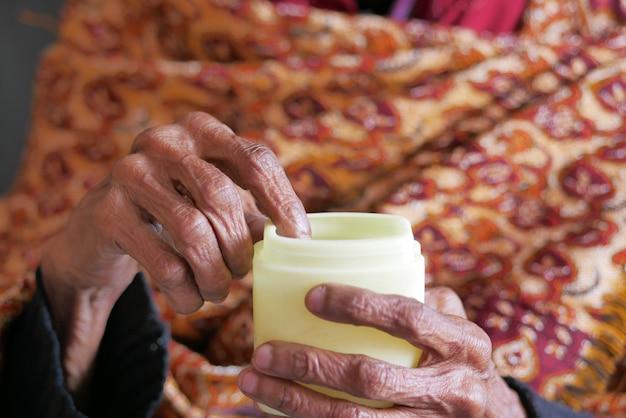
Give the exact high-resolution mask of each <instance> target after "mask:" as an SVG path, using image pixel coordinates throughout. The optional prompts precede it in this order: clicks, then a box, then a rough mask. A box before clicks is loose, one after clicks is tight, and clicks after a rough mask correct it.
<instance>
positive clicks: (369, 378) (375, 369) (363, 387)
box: [355, 356, 397, 398]
mask: <svg viewBox="0 0 626 418" xmlns="http://www.w3.org/2000/svg"><path fill="white" fill-rule="evenodd" d="M355 361H356V376H355V377H356V379H355V382H356V390H357V392H358V393H359V394H360V396H361V397H365V398H371V397H380V396H381V390H382V389H383V388H384V389H385V390H394V389H395V388H396V387H397V382H396V379H395V378H393V373H391V372H390V370H389V368H388V367H384V366H382V365H380V364H378V363H375V362H372V361H371V360H370V359H369V358H368V357H365V356H356V358H355Z"/></svg>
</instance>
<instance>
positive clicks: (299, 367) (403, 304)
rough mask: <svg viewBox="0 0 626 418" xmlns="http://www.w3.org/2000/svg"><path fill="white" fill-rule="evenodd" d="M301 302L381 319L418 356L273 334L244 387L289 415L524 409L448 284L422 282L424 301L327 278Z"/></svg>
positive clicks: (482, 413) (492, 416)
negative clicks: (410, 360) (407, 358)
mask: <svg viewBox="0 0 626 418" xmlns="http://www.w3.org/2000/svg"><path fill="white" fill-rule="evenodd" d="M306 305H307V307H308V309H309V310H310V311H311V312H313V313H314V314H316V315H318V316H319V317H321V318H324V319H327V320H330V321H334V322H339V323H346V324H354V325H361V326H370V327H374V328H378V329H380V330H382V331H385V332H387V333H389V334H391V335H394V336H396V337H399V338H402V339H404V340H406V341H408V342H410V343H411V344H413V345H414V346H416V347H418V348H420V349H422V350H423V355H422V359H421V361H420V364H419V366H418V367H417V368H414V369H411V368H405V367H400V366H396V365H392V364H389V363H385V362H382V361H378V360H375V359H372V358H369V357H366V356H360V355H346V354H339V353H334V352H329V351H325V350H321V349H317V348H312V347H306V346H302V345H299V344H294V343H287V342H279V341H273V342H269V343H266V344H264V345H262V346H260V347H259V348H257V350H256V351H255V353H254V356H253V360H252V366H251V367H249V368H248V369H246V370H244V371H243V372H242V374H241V375H240V377H239V385H240V388H241V389H242V391H243V392H244V393H245V394H246V395H248V396H249V397H251V398H252V399H254V400H255V401H257V402H259V403H262V404H265V405H268V406H270V407H272V408H274V409H276V410H279V411H281V412H284V413H285V414H287V415H289V416H291V417H294V418H295V417H298V418H317V417H338V418H340V417H345V418H354V417H416V416H419V417H464V418H473V417H476V418H478V417H481V418H483V417H489V418H496V417H508V418H515V417H525V416H526V414H525V412H524V410H523V409H522V407H521V404H520V402H519V398H518V396H517V394H515V393H514V392H513V391H511V390H510V389H509V388H508V386H507V385H506V383H505V382H504V380H502V379H501V378H500V376H498V374H497V372H496V370H495V368H494V364H493V362H492V360H491V348H492V346H491V342H490V340H489V337H488V336H487V335H486V334H485V333H484V332H483V331H482V330H481V329H480V328H479V327H478V326H477V325H475V324H473V323H472V322H470V321H468V320H467V319H466V316H465V312H464V309H463V306H462V303H461V301H460V299H459V298H458V297H457V296H456V294H454V293H453V292H452V291H451V290H449V289H447V288H433V289H430V290H427V293H426V304H422V303H419V302H417V301H415V300H413V299H409V298H405V297H401V296H388V295H380V294H376V293H373V292H370V291H367V290H362V289H357V288H354V287H349V286H342V285H332V284H328V285H323V286H319V287H316V288H314V289H312V290H311V291H310V292H309V294H308V295H307V298H306ZM293 381H299V382H303V383H311V384H316V385H320V386H326V387H330V388H333V389H338V390H341V391H343V392H347V393H350V394H352V395H355V396H357V397H360V398H367V399H376V400H384V401H389V402H391V403H393V404H394V406H393V407H390V408H385V409H372V408H368V407H365V406H361V405H357V404H354V403H351V402H348V401H343V400H338V399H331V398H329V397H326V396H324V395H322V394H319V393H317V392H314V391H312V390H310V389H308V388H305V387H303V386H301V385H299V384H297V383H294V382H293Z"/></svg>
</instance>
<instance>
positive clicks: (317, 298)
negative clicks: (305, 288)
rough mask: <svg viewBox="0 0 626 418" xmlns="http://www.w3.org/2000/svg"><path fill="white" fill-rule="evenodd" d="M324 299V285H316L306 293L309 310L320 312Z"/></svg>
mask: <svg viewBox="0 0 626 418" xmlns="http://www.w3.org/2000/svg"><path fill="white" fill-rule="evenodd" d="M325 299H326V286H317V287H314V288H313V289H311V290H310V291H309V293H308V294H307V295H306V306H307V308H309V310H310V311H311V312H321V311H322V309H324V300H325Z"/></svg>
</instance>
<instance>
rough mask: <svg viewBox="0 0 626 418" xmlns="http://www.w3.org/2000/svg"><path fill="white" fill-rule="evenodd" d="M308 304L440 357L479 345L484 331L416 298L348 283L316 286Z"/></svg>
mask: <svg viewBox="0 0 626 418" xmlns="http://www.w3.org/2000/svg"><path fill="white" fill-rule="evenodd" d="M306 306H307V308H308V309H309V310H310V311H311V312H313V313H314V314H315V315H317V316H319V317H321V318H323V319H326V320H329V321H334V322H338V323H343V324H352V325H360V326H368V327H373V328H377V329H379V330H381V331H384V332H386V333H388V334H390V335H393V336H395V337H398V338H401V339H403V340H406V341H408V342H409V343H411V344H413V345H414V346H416V347H418V348H421V349H426V350H428V351H429V352H431V353H437V355H438V356H440V357H441V358H448V357H450V356H452V355H453V354H455V353H458V352H460V351H462V350H463V347H473V346H476V345H477V344H479V343H480V338H479V337H481V336H482V335H483V334H484V332H481V331H480V330H479V328H478V326H474V325H473V324H472V323H471V322H469V321H467V320H465V319H463V318H461V317H459V316H457V315H454V314H452V315H451V314H442V313H439V312H437V311H435V310H434V309H432V308H430V307H429V306H427V305H426V304H424V303H421V302H419V301H417V300H416V299H413V298H408V297H404V296H398V295H383V294H379V293H376V292H372V291H369V290H365V289H361V288H357V287H352V286H346V285H338V284H327V285H321V286H317V287H314V288H313V289H312V290H311V291H309V293H308V294H307V296H306Z"/></svg>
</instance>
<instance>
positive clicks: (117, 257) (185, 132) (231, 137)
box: [41, 113, 310, 397]
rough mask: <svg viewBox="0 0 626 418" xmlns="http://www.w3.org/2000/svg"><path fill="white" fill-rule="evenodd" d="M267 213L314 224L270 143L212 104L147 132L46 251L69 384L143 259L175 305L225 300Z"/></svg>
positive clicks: (84, 368)
mask: <svg viewBox="0 0 626 418" xmlns="http://www.w3.org/2000/svg"><path fill="white" fill-rule="evenodd" d="M244 189H245V190H249V191H250V192H251V195H252V196H251V195H250V193H248V192H245V191H244ZM255 200H256V203H258V205H259V207H260V208H261V209H262V210H263V212H260V211H259V210H258V209H257V206H256V203H255ZM264 214H266V215H267V216H268V217H269V218H271V219H272V221H274V223H275V224H276V225H277V228H278V230H279V232H280V233H281V234H282V235H286V236H291V237H307V236H309V235H310V227H309V224H308V220H307V218H306V213H305V210H304V208H303V206H302V203H301V202H300V200H299V199H298V198H297V196H296V194H295V193H294V191H293V189H292V187H291V185H290V184H289V181H288V179H287V177H286V175H285V173H284V170H283V169H282V167H281V166H280V164H279V161H278V159H277V158H276V156H275V155H274V154H273V153H272V152H271V151H270V150H269V149H268V148H266V147H263V146H259V145H257V144H254V143H252V142H249V141H247V140H245V139H243V138H239V137H237V136H236V135H235V134H234V133H233V132H232V131H231V130H230V129H229V128H228V127H226V126H224V125H223V124H221V123H220V122H218V121H217V120H216V119H214V118H213V117H211V116H209V115H207V114H203V113H192V114H189V115H187V116H185V117H184V118H183V119H182V120H180V121H179V122H178V123H177V124H174V125H170V126H162V127H158V128H154V129H150V130H148V131H146V132H144V133H142V134H141V135H139V136H138V137H137V138H136V140H135V141H134V144H133V146H132V150H131V152H130V154H129V155H128V156H126V157H124V158H122V159H120V160H119V161H118V162H117V163H116V164H115V166H114V167H113V169H112V171H111V173H110V175H109V176H108V177H107V178H106V179H105V180H104V181H103V182H102V183H101V184H99V185H98V186H96V187H95V188H94V189H93V190H91V191H90V192H89V193H87V195H86V196H85V197H84V198H83V199H82V200H81V202H79V204H78V205H77V207H76V208H75V210H74V211H73V212H72V214H71V215H70V218H69V220H68V222H67V225H66V226H65V228H64V229H63V230H62V231H61V232H60V233H59V234H57V235H55V236H54V237H53V238H52V239H51V240H49V242H47V245H45V247H44V250H43V253H42V261H41V269H42V274H43V283H44V289H45V291H46V294H47V297H48V300H49V304H50V309H51V314H52V318H53V325H54V327H55V330H56V332H57V334H58V335H59V340H60V342H61V346H62V350H63V352H62V356H63V364H64V368H65V376H66V384H67V386H68V388H69V389H70V391H72V392H74V394H75V396H77V397H80V393H79V392H81V391H82V392H84V391H85V390H86V389H85V385H86V383H87V382H88V377H89V370H90V367H91V365H92V363H93V359H94V356H95V353H96V350H97V347H98V345H99V343H100V340H101V338H102V334H103V332H104V326H105V324H106V320H107V318H108V315H109V313H110V311H111V309H112V306H113V304H114V303H115V301H116V300H117V298H118V297H119V296H120V295H121V293H122V292H123V291H124V290H125V289H126V287H127V286H128V285H129V284H130V283H131V281H132V279H133V277H134V276H135V274H136V273H137V272H138V271H139V270H140V269H143V270H145V271H146V272H147V273H148V274H149V276H150V277H151V279H152V280H153V281H154V282H155V283H156V285H157V286H158V287H159V288H160V290H161V291H162V292H163V293H164V294H165V295H166V297H167V298H168V299H169V302H170V303H171V305H172V306H173V308H174V309H175V310H176V311H177V312H180V313H189V312H193V311H195V310H197V309H198V308H200V306H202V304H203V302H204V301H212V302H218V301H221V300H223V299H224V298H225V297H226V296H227V294H228V290H229V287H230V283H231V280H232V279H237V278H241V277H243V276H244V275H245V274H246V273H247V272H248V271H249V270H250V268H251V263H252V255H253V241H254V240H258V239H259V238H260V237H261V234H262V228H263V225H264V223H265V221H266V220H267V217H266V216H265V215H264Z"/></svg>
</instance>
